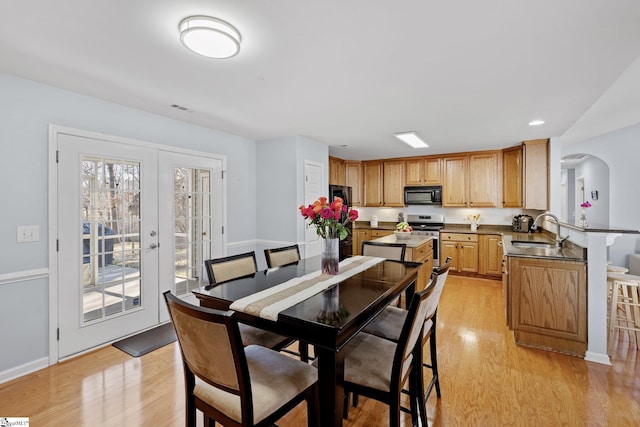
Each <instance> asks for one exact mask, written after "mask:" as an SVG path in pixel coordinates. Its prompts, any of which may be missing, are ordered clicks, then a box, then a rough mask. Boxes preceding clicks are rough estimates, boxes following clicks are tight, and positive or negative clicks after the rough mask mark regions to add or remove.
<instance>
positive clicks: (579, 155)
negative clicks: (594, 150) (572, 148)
mask: <svg viewBox="0 0 640 427" xmlns="http://www.w3.org/2000/svg"><path fill="white" fill-rule="evenodd" d="M587 156H588V154H582V153H576V154H567V155H566V156H564V157H562V160H578V161H581V160H584V159H586V158H587Z"/></svg>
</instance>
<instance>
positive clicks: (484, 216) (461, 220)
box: [355, 206, 542, 226]
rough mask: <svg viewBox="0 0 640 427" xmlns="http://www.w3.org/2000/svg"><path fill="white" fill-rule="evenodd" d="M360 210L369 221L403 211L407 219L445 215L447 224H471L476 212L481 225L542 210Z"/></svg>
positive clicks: (505, 221) (395, 217)
mask: <svg viewBox="0 0 640 427" xmlns="http://www.w3.org/2000/svg"><path fill="white" fill-rule="evenodd" d="M355 209H356V210H357V211H358V212H359V218H358V220H359V221H369V220H370V219H371V217H372V216H376V217H377V218H378V221H379V222H397V220H398V214H399V213H401V212H402V214H403V215H404V218H405V220H406V218H407V215H409V214H413V215H429V214H440V215H444V218H445V224H469V220H468V219H467V216H468V215H470V214H474V213H479V214H480V221H479V225H480V226H482V224H491V225H511V221H512V219H513V217H514V216H515V215H520V214H528V215H531V216H532V217H534V218H535V217H536V216H537V215H539V214H540V213H542V211H536V210H530V209H518V208H507V209H499V208H475V209H474V208H443V207H440V206H406V207H404V208H375V207H372V208H367V207H361V206H355Z"/></svg>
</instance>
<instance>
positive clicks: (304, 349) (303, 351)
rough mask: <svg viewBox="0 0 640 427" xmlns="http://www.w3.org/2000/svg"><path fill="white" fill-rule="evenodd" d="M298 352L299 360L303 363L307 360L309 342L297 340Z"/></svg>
mask: <svg viewBox="0 0 640 427" xmlns="http://www.w3.org/2000/svg"><path fill="white" fill-rule="evenodd" d="M298 353H300V360H301V361H303V362H304V363H307V362H309V344H307V343H303V342H302V341H298Z"/></svg>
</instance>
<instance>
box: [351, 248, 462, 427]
mask: <svg viewBox="0 0 640 427" xmlns="http://www.w3.org/2000/svg"><path fill="white" fill-rule="evenodd" d="M450 264H451V258H450V257H447V259H446V261H445V263H444V264H443V265H441V266H440V267H434V269H433V273H432V274H431V279H430V280H431V281H430V283H429V284H428V285H427V289H431V288H433V294H432V296H431V297H430V300H429V303H428V310H427V312H426V314H425V318H424V331H423V335H422V346H423V347H424V346H425V345H426V343H427V341H428V342H429V353H430V356H431V360H430V362H429V363H426V362H423V366H424V367H426V368H428V369H430V370H431V380H430V381H429V384H428V385H427V387H426V389H425V387H424V375H423V371H422V369H420V372H419V373H418V378H419V380H418V387H419V395H420V396H422V398H421V403H420V406H419V414H420V419H421V422H422V425H423V426H426V425H427V416H426V402H427V399H428V397H429V395H430V394H431V390H432V389H433V388H434V387H435V389H436V396H438V398H440V397H441V393H440V376H439V374H438V354H437V349H436V330H437V329H436V316H437V313H438V304H439V303H440V296H441V295H442V290H443V289H444V284H445V282H446V280H447V276H448V274H449V266H450ZM407 316H408V311H407V310H403V309H401V308H398V307H393V306H388V307H387V308H385V310H384V311H383V312H382V313H380V314H379V315H378V316H377V317H376V318H375V319H374V320H373V321H372V322H371V323H369V325H367V327H365V328H364V330H363V331H364V332H366V333H369V334H372V335H376V336H378V337H381V338H384V339H387V340H390V341H392V342H398V340H400V335H401V331H402V327H403V325H404V323H405V322H406V318H407ZM354 404H357V400H356V398H355V397H354Z"/></svg>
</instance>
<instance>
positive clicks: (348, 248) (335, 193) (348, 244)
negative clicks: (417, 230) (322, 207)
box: [328, 185, 353, 261]
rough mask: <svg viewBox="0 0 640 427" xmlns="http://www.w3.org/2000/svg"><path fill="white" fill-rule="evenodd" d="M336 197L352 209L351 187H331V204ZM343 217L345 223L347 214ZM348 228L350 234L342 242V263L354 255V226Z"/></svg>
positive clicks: (348, 225) (349, 224)
mask: <svg viewBox="0 0 640 427" xmlns="http://www.w3.org/2000/svg"><path fill="white" fill-rule="evenodd" d="M334 197H340V198H341V199H342V201H343V203H344V204H345V205H346V206H347V209H350V208H351V187H347V186H346V185H329V197H328V199H329V203H331V202H332V201H333V198H334ZM342 215H343V217H342V221H344V220H345V217H346V216H347V214H346V213H343V214H342ZM347 228H348V229H349V234H348V235H347V237H346V238H345V239H344V240H340V261H342V260H343V259H345V258H346V257H348V256H351V255H352V254H353V240H351V235H352V233H353V224H352V223H351V222H349V223H348V224H347Z"/></svg>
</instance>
